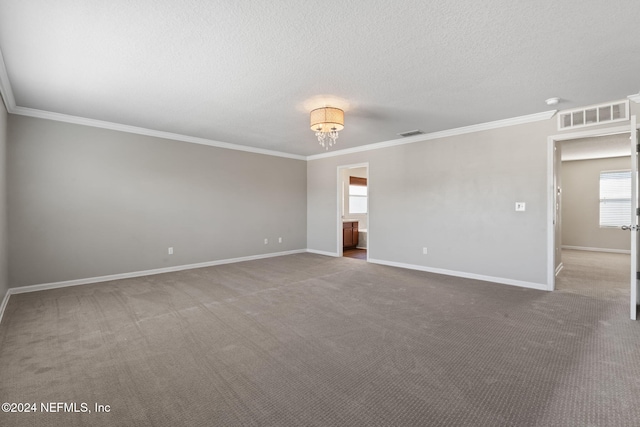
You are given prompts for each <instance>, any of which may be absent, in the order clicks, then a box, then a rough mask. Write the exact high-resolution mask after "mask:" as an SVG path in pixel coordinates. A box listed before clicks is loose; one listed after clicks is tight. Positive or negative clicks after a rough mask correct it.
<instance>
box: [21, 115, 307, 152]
mask: <svg viewBox="0 0 640 427" xmlns="http://www.w3.org/2000/svg"><path fill="white" fill-rule="evenodd" d="M9 112H10V113H12V114H17V115H21V116H28V117H36V118H39V119H46V120H54V121H58V122H65V123H73V124H77V125H83V126H90V127H95V128H102V129H110V130H115V131H120V132H127V133H134V134H138V135H145V136H152V137H156V138H163V139H170V140H174V141H183V142H190V143H192V144H200V145H208V146H210V147H217V148H225V149H228V150H236V151H245V152H248V153H255V154H264V155H267V156H275V157H285V158H288V159H296V160H306V157H305V156H301V155H298V154H290V153H284V152H281V151H273V150H265V149H262V148H256V147H248V146H246V145H239V144H231V143H229V142H222V141H215V140H212V139H205V138H198V137H195V136H188V135H182V134H178V133H171V132H164V131H159V130H154V129H147V128H142V127H137V126H129V125H123V124H120V123H113V122H107V121H103V120H95V119H88V118H85V117H78V116H71V115H68V114H60V113H52V112H50V111H44V110H37V109H34V108H25V107H14V108H13V109H12V110H11V111H9Z"/></svg>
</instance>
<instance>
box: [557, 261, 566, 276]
mask: <svg viewBox="0 0 640 427" xmlns="http://www.w3.org/2000/svg"><path fill="white" fill-rule="evenodd" d="M563 268H564V263H560V264H558V266H557V267H556V276H558V274H560V272H561V271H562V269H563Z"/></svg>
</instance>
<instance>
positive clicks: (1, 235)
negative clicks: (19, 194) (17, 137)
mask: <svg viewBox="0 0 640 427" xmlns="http://www.w3.org/2000/svg"><path fill="white" fill-rule="evenodd" d="M7 250H8V238H7V110H6V109H5V107H4V104H3V103H2V99H1V98H0V303H1V302H2V300H3V299H4V297H5V295H6V294H7V290H8V289H9V268H8V261H9V259H8V258H9V255H8V252H7Z"/></svg>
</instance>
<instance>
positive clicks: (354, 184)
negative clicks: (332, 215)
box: [349, 176, 367, 214]
mask: <svg viewBox="0 0 640 427" xmlns="http://www.w3.org/2000/svg"><path fill="white" fill-rule="evenodd" d="M349 213H350V214H366V213H367V178H357V177H355V176H350V177H349Z"/></svg>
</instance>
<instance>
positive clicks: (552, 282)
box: [547, 122, 631, 291]
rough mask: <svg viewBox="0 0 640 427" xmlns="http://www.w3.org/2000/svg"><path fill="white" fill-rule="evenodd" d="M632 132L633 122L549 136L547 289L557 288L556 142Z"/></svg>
mask: <svg viewBox="0 0 640 427" xmlns="http://www.w3.org/2000/svg"><path fill="white" fill-rule="evenodd" d="M630 132H631V122H629V124H627V125H625V126H612V127H607V128H599V129H591V130H585V131H580V132H571V133H565V134H557V135H551V136H548V137H547V290H549V291H553V290H555V288H556V277H555V271H556V266H555V265H554V264H555V263H554V261H555V257H554V252H555V243H556V242H555V227H554V224H553V216H554V209H555V202H556V199H555V188H554V184H553V183H554V178H555V174H556V169H555V165H554V155H553V148H554V147H555V144H556V142H562V141H569V140H572V139H580V138H590V137H598V136H607V135H617V134H622V133H630Z"/></svg>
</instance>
